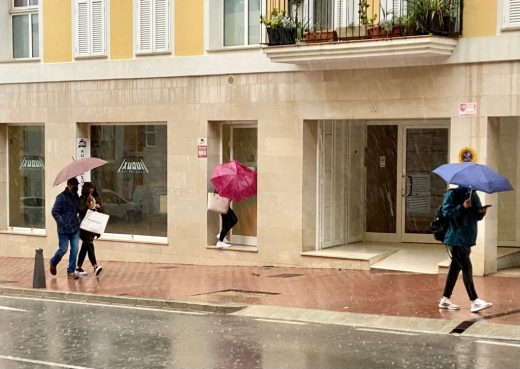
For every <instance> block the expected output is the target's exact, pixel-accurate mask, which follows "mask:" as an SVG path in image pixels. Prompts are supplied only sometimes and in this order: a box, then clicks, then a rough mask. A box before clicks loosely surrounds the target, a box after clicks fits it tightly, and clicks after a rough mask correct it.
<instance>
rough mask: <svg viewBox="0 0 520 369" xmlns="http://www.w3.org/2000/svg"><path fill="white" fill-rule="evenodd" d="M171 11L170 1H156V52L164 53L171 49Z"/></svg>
mask: <svg viewBox="0 0 520 369" xmlns="http://www.w3.org/2000/svg"><path fill="white" fill-rule="evenodd" d="M169 13H170V9H169V1H168V0H155V4H154V26H155V27H154V37H153V38H154V51H156V52H164V51H169V48H170V14H169Z"/></svg>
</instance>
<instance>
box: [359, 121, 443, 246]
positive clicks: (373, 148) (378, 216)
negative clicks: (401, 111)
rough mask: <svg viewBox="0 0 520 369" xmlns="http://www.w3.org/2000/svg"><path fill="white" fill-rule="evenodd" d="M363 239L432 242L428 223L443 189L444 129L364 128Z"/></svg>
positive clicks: (429, 126) (407, 126) (417, 126)
mask: <svg viewBox="0 0 520 369" xmlns="http://www.w3.org/2000/svg"><path fill="white" fill-rule="evenodd" d="M366 142H367V146H366V161H365V163H366V198H365V201H366V229H365V230H366V233H365V235H366V239H367V240H372V241H390V242H424V243H427V242H435V241H434V239H433V237H432V236H431V233H430V222H431V220H432V218H433V216H434V214H435V211H436V209H437V207H438V206H439V204H440V202H441V200H442V197H443V194H444V192H445V191H446V184H445V183H444V181H442V179H440V178H439V177H438V176H436V175H435V174H433V173H432V170H433V169H435V168H436V167H437V166H439V165H441V164H444V163H447V161H448V124H447V123H445V124H442V123H432V124H427V123H420V124H410V123H406V124H404V123H401V124H399V123H397V124H396V123H394V124H381V123H376V124H372V123H369V124H367V140H366Z"/></svg>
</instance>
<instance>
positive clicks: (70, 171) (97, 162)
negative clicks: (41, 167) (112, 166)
mask: <svg viewBox="0 0 520 369" xmlns="http://www.w3.org/2000/svg"><path fill="white" fill-rule="evenodd" d="M106 163H108V161H106V160H103V159H99V158H83V159H79V160H74V161H73V162H72V163H70V164H69V165H67V166H66V167H65V168H63V169H62V170H60V172H59V173H58V175H57V176H56V178H55V179H54V183H53V186H57V185H59V184H60V183H63V182H65V181H66V180H68V179H70V178H72V177H77V176H79V175H80V174H83V173H85V172H88V171H89V170H91V169H94V168H97V167H100V166H102V165H105V164H106Z"/></svg>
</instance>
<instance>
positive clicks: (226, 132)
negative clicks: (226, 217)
mask: <svg viewBox="0 0 520 369" xmlns="http://www.w3.org/2000/svg"><path fill="white" fill-rule="evenodd" d="M222 138H223V140H222V142H223V161H224V162H226V161H229V160H238V161H239V162H241V163H242V164H244V165H246V166H248V167H249V168H251V169H254V170H255V171H256V170H257V155H258V154H257V153H258V150H257V141H258V129H257V127H256V126H255V125H245V124H236V125H224V127H223V132H222ZM226 143H227V144H226ZM256 199H257V197H256V196H253V197H250V198H247V199H245V200H242V201H240V202H232V203H231V207H232V209H233V211H234V212H235V214H236V216H237V218H238V223H237V224H236V225H235V226H234V227H233V229H232V230H231V232H230V237H231V239H230V241H231V243H232V244H240V245H251V246H256V244H257V238H256V236H257V211H256V208H257V207H256Z"/></svg>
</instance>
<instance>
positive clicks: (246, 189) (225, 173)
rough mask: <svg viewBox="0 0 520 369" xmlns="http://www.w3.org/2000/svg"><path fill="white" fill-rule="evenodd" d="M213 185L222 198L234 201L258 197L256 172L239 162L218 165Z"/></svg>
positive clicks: (212, 178) (213, 177) (212, 179)
mask: <svg viewBox="0 0 520 369" xmlns="http://www.w3.org/2000/svg"><path fill="white" fill-rule="evenodd" d="M211 183H213V186H215V189H216V190H217V191H218V193H219V195H220V196H223V197H227V198H228V199H231V200H233V201H240V200H243V199H246V198H248V197H251V196H254V195H256V172H255V171H254V170H253V169H250V168H248V167H246V166H245V165H244V164H242V163H241V162H239V161H237V160H232V161H230V162H227V163H222V164H219V165H217V166H216V167H215V169H214V170H213V174H212V175H211Z"/></svg>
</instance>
